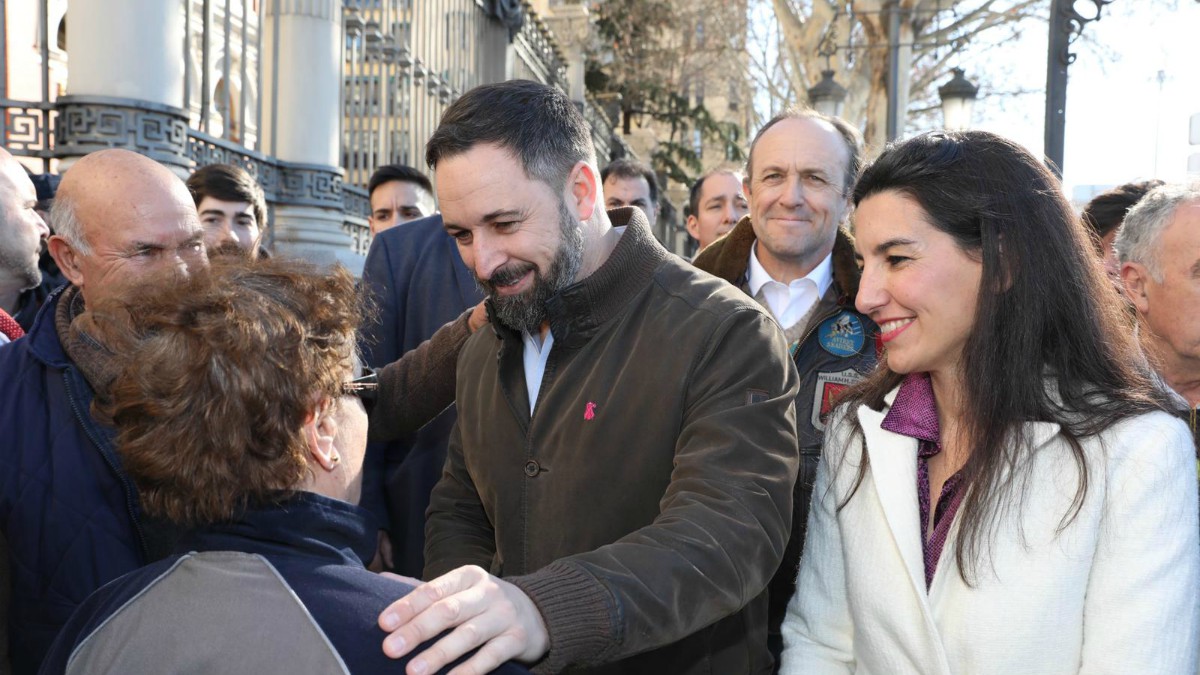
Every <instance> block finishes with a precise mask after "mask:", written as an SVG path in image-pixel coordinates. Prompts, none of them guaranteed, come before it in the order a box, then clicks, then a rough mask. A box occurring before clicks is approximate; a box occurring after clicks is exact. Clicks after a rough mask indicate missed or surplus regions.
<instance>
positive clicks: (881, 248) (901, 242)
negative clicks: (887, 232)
mask: <svg viewBox="0 0 1200 675" xmlns="http://www.w3.org/2000/svg"><path fill="white" fill-rule="evenodd" d="M916 243H917V242H915V241H913V240H912V239H905V238H904V237H893V238H891V239H888V240H887V241H884V242H882V243H880V244H877V245H876V246H875V255H883V254H884V253H886V252H887V250H888V249H889V248H891V247H893V246H913V245H915V244H916Z"/></svg>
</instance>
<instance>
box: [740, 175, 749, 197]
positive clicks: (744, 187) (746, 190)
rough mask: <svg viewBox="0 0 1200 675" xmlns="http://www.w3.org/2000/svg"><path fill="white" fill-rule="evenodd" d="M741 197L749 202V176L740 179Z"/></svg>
mask: <svg viewBox="0 0 1200 675" xmlns="http://www.w3.org/2000/svg"><path fill="white" fill-rule="evenodd" d="M742 196H743V197H745V198H746V201H750V175H749V174H747V175H745V176H743V177H742Z"/></svg>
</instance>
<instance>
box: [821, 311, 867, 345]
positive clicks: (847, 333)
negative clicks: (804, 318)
mask: <svg viewBox="0 0 1200 675" xmlns="http://www.w3.org/2000/svg"><path fill="white" fill-rule="evenodd" d="M817 342H818V343H819V344H820V345H821V347H822V348H823V349H824V350H825V351H827V352H829V353H830V354H833V355H834V356H854V355H855V354H857V353H859V352H861V351H862V348H863V343H864V342H866V335H865V334H864V332H863V325H862V319H860V318H858V317H857V316H856V315H854V314H852V313H850V312H845V311H843V312H839V313H838V314H836V315H834V316H831V317H829V318H828V319H825V320H824V321H822V322H821V325H820V326H818V327H817Z"/></svg>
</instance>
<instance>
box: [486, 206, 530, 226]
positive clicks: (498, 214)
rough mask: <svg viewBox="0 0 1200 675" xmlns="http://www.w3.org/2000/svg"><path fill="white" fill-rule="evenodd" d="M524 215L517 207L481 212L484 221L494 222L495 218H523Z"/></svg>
mask: <svg viewBox="0 0 1200 675" xmlns="http://www.w3.org/2000/svg"><path fill="white" fill-rule="evenodd" d="M524 216H525V214H524V213H522V212H521V211H519V210H517V209H499V210H497V211H492V212H490V213H485V214H483V218H482V220H483V222H485V223H494V222H496V221H497V220H512V219H514V218H517V219H519V218H523V217H524Z"/></svg>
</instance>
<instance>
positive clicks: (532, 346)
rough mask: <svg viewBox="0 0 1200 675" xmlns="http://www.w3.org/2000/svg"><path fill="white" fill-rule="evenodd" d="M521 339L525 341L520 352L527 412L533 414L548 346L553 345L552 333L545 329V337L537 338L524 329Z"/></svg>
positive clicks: (544, 371) (544, 369)
mask: <svg viewBox="0 0 1200 675" xmlns="http://www.w3.org/2000/svg"><path fill="white" fill-rule="evenodd" d="M521 341H522V342H524V343H525V349H524V350H522V354H521V356H522V358H523V359H524V360H525V391H526V392H527V393H528V394H529V414H530V415H533V408H534V406H536V405H537V398H538V392H540V391H541V390H542V377H543V376H545V374H546V359H548V358H550V348H551V347H553V346H554V333H553V332H551V331H546V339H545V340H539V339H538V338H536V337H534V336H533V335H530V334H529V332H528V331H526V332H522V333H521Z"/></svg>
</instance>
